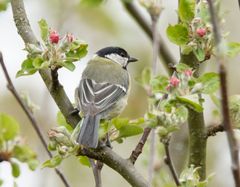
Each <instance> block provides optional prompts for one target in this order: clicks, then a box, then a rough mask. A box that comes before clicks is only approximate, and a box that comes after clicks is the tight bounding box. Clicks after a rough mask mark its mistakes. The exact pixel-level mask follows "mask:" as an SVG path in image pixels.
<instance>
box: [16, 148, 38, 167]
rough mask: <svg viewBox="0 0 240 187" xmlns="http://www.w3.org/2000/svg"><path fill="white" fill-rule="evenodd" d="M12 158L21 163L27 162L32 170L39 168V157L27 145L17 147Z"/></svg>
mask: <svg viewBox="0 0 240 187" xmlns="http://www.w3.org/2000/svg"><path fill="white" fill-rule="evenodd" d="M12 154H13V155H12V156H13V157H14V158H16V159H18V160H19V161H20V162H25V163H27V164H28V167H29V168H30V169H31V170H34V169H36V167H37V166H38V164H39V163H38V160H37V159H36V158H37V155H36V153H35V152H33V151H32V149H30V148H29V147H28V146H26V145H15V146H14V148H13V151H12Z"/></svg>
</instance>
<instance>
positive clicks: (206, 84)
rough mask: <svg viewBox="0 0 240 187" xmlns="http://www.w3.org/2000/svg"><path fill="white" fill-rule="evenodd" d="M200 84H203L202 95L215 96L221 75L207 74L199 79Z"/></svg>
mask: <svg viewBox="0 0 240 187" xmlns="http://www.w3.org/2000/svg"><path fill="white" fill-rule="evenodd" d="M197 81H198V82H200V83H202V85H203V88H202V93H204V94H213V93H214V92H216V91H217V90H218V89H219V83H220V82H219V75H218V74H217V73H214V72H211V73H205V74H204V75H202V76H201V77H199V78H198V80H197Z"/></svg>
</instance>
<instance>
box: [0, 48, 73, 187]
mask: <svg viewBox="0 0 240 187" xmlns="http://www.w3.org/2000/svg"><path fill="white" fill-rule="evenodd" d="M0 63H1V66H2V69H3V72H4V75H5V77H6V80H7V88H8V89H9V91H10V92H11V93H12V94H13V95H14V97H15V99H16V100H17V102H18V103H19V105H20V106H21V108H22V109H23V111H24V112H25V114H26V115H27V117H28V119H29V120H30V122H31V125H32V127H33V128H34V130H35V131H36V133H37V135H38V137H39V139H40V141H41V143H42V144H43V147H44V148H45V150H46V151H47V154H48V156H49V157H50V158H52V153H51V152H50V151H49V150H48V145H47V142H46V141H45V139H44V137H43V134H42V132H41V130H40V128H39V127H38V125H37V122H36V120H35V118H34V116H33V114H32V113H31V112H30V110H29V109H28V107H27V106H26V105H25V104H24V102H23V101H22V99H21V97H20V96H19V94H18V92H17V90H16V89H15V87H14V85H13V83H12V80H11V78H10V76H9V74H8V71H7V68H6V66H5V63H4V61H3V56H2V53H1V51H0ZM55 172H56V173H57V175H58V176H59V177H60V179H61V180H62V182H63V183H64V185H65V186H66V187H70V185H69V184H68V182H67V180H66V178H65V177H64V175H63V174H62V172H61V171H60V170H59V169H57V168H55Z"/></svg>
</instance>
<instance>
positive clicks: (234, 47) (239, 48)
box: [227, 42, 240, 57]
mask: <svg viewBox="0 0 240 187" xmlns="http://www.w3.org/2000/svg"><path fill="white" fill-rule="evenodd" d="M239 53H240V43H239V42H229V43H228V44H227V55H228V56H229V57H235V56H237V55H238V54H239Z"/></svg>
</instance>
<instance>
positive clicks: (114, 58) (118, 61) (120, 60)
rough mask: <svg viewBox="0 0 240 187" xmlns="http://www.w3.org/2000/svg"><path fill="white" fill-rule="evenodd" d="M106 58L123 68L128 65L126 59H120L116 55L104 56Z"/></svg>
mask: <svg viewBox="0 0 240 187" xmlns="http://www.w3.org/2000/svg"><path fill="white" fill-rule="evenodd" d="M106 57H107V58H109V59H111V60H113V61H114V62H116V63H118V64H120V65H121V66H123V67H125V66H126V65H127V63H128V58H126V57H122V56H120V55H118V54H110V55H106Z"/></svg>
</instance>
